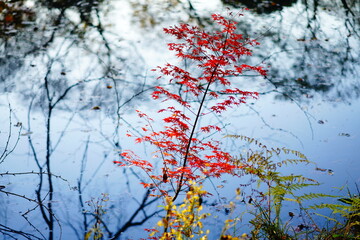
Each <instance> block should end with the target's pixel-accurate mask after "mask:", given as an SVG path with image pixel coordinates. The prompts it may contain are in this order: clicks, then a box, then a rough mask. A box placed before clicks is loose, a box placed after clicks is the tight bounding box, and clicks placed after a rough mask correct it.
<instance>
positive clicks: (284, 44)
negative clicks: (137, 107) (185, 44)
mask: <svg viewBox="0 0 360 240" xmlns="http://www.w3.org/2000/svg"><path fill="white" fill-rule="evenodd" d="M109 2H110V1H84V0H83V1H71V0H63V1H61V0H58V1H56V0H53V1H45V0H44V1H35V2H34V3H33V4H34V5H33V6H27V5H26V4H25V1H8V2H6V3H5V2H4V1H0V11H2V13H5V14H3V17H2V18H1V19H0V24H1V25H0V28H1V29H2V31H0V35H1V40H0V46H1V48H0V52H1V54H0V56H1V57H0V82H1V84H3V85H4V88H2V91H5V92H10V91H13V92H17V93H19V94H20V95H21V96H22V99H23V103H24V104H29V103H30V104H29V105H30V106H29V109H30V110H29V122H28V124H27V125H25V123H24V128H25V129H26V130H28V132H31V131H33V130H34V126H33V125H32V124H33V119H32V116H33V115H35V114H36V113H38V112H39V111H41V113H42V116H43V117H44V119H43V120H45V123H46V124H45V129H46V131H44V133H43V139H40V141H42V140H46V141H45V142H44V141H43V145H42V146H41V147H39V146H37V145H35V144H33V142H35V140H36V139H35V136H32V135H31V134H29V135H28V136H27V137H28V140H29V144H30V145H31V149H32V157H33V158H34V159H35V161H36V163H37V166H38V171H37V172H38V173H39V175H40V177H41V178H42V180H41V181H42V185H41V184H39V186H38V187H37V189H36V191H37V192H38V194H37V198H39V199H41V201H39V202H38V203H39V204H42V202H44V203H45V202H46V203H47V201H48V200H50V201H49V202H50V203H51V202H52V200H55V201H56V200H57V197H58V195H55V196H52V197H53V199H49V197H50V195H51V194H50V192H52V191H54V190H51V191H49V190H48V188H49V187H48V186H49V184H51V183H48V182H50V181H52V180H54V178H56V176H55V175H52V174H48V173H49V172H50V167H51V166H52V163H53V162H54V161H55V160H57V159H56V157H55V156H54V154H55V153H56V149H57V146H58V145H59V143H61V142H62V141H64V140H63V138H64V136H65V135H66V132H67V130H68V129H69V127H68V125H70V124H72V123H73V119H74V118H75V117H74V116H75V115H77V116H79V118H81V119H82V120H83V122H82V124H83V125H84V126H87V124H88V120H89V119H90V118H96V117H94V116H97V115H96V114H93V113H95V112H106V114H105V115H106V117H108V118H109V119H111V123H112V126H111V130H109V131H108V132H105V131H102V130H101V129H100V130H99V131H98V132H97V133H98V135H100V138H101V140H97V142H101V144H102V147H103V148H107V149H108V148H110V149H117V150H119V151H121V147H122V146H121V145H122V139H121V136H122V135H121V134H122V133H121V131H120V130H122V129H120V125H121V124H128V123H130V122H129V121H127V119H126V115H125V113H126V112H127V111H128V110H127V109H129V108H130V109H131V108H132V105H131V104H132V103H133V101H134V100H138V99H139V97H142V96H143V95H142V93H144V92H146V91H147V90H149V89H151V85H150V84H149V83H148V80H147V79H146V77H144V76H142V74H141V73H142V72H143V69H142V68H141V65H142V64H143V62H144V61H143V60H142V58H141V54H138V53H137V49H136V47H133V46H132V44H131V43H129V42H126V41H124V40H121V41H120V42H119V39H122V37H123V36H121V34H122V33H119V34H117V35H115V36H114V34H113V33H112V32H110V31H109V29H108V28H107V26H106V25H105V24H103V16H104V11H103V9H106V8H107V5H106V4H108V3H109ZM192 2H193V1H190V0H189V1H184V2H179V1H175V0H174V1H141V2H140V1H131V4H130V6H132V10H133V18H132V20H133V21H136V22H137V24H136V25H134V26H139V27H144V28H145V29H151V31H154V29H155V30H159V31H160V30H161V28H160V26H159V25H160V24H163V23H164V21H167V20H172V21H174V22H177V21H179V19H183V18H185V20H186V21H196V22H197V23H199V24H202V25H209V24H208V20H207V19H208V17H209V16H208V15H201V14H200V13H199V12H197V9H196V6H195V5H193V4H192ZM223 2H225V1H223ZM226 2H227V3H229V4H230V1H226ZM231 2H232V3H233V2H235V1H231ZM237 2H242V4H244V5H246V4H250V3H249V1H237ZM294 2H296V1H286V2H284V1H282V4H283V6H291V5H292V6H293V5H294V4H293V3H294ZM269 3H270V5H269ZM273 3H276V4H271V2H267V3H265V1H262V3H261V4H260V7H262V8H263V9H262V10H260V9H261V8H260V7H258V9H257V10H256V11H257V12H258V13H270V12H273V14H278V13H279V14H280V17H273V18H268V17H269V15H266V16H261V15H260V14H259V15H258V14H256V15H255V16H256V17H257V21H259V22H260V24H259V26H261V24H263V23H261V22H262V21H264V23H265V24H266V23H269V24H268V26H267V28H269V26H271V27H270V29H269V30H268V31H265V30H263V29H261V30H260V35H261V32H265V33H264V34H263V35H264V36H262V39H260V40H259V41H260V42H261V44H262V45H261V47H262V49H263V50H264V51H263V54H259V55H258V57H259V58H260V59H266V62H267V63H271V65H272V66H271V67H270V76H269V80H270V81H271V82H272V83H273V84H274V85H275V86H276V87H277V88H278V89H279V90H281V91H282V92H284V93H286V95H289V96H291V97H297V98H302V97H305V98H311V97H312V96H313V95H315V94H321V95H322V94H324V95H326V94H328V92H331V91H333V89H337V91H338V92H337V94H338V96H340V97H342V98H346V96H344V95H345V94H350V95H351V94H356V93H359V91H358V90H357V89H356V88H358V86H359V83H358V82H355V81H349V80H348V76H349V79H350V78H354V76H356V74H359V69H358V68H357V67H356V66H357V65H356V64H357V63H358V62H359V55H358V53H357V52H355V51H356V50H357V49H358V48H357V47H356V46H358V45H359V42H358V41H359V19H358V18H356V16H358V15H359V12H358V11H359V10H358V9H359V2H358V1H340V0H339V1H337V2H333V1H327V2H325V1H312V2H309V1H303V4H302V5H301V6H302V7H303V8H300V9H297V10H298V11H299V12H297V14H298V16H296V17H294V19H292V20H291V21H294V22H290V21H289V20H285V19H288V18H286V17H285V16H282V15H281V14H283V12H282V11H279V10H281V9H282V8H281V3H280V2H279V1H273ZM310 3H311V4H310ZM266 4H267V5H266ZM244 5H243V6H244ZM246 6H248V7H249V8H254V7H253V6H251V5H246ZM266 6H267V7H268V8H264V7H266ZM287 9H289V8H283V10H284V11H285V10H287ZM274 11H277V12H274ZM179 12H180V13H179ZM175 13H177V14H175ZM183 13H185V14H183ZM247 14H249V15H250V17H253V16H252V15H251V12H249V13H247ZM323 14H327V15H329V16H332V17H334V19H336V20H337V21H338V22H339V26H338V31H340V34H338V33H334V31H327V30H326V29H324V27H323V26H322V23H323V21H326V19H325V20H324V19H323V17H322V15H323ZM180 16H181V17H180ZM252 19H253V18H252ZM274 19H275V20H276V21H274ZM183 20H184V19H183ZM297 20H298V21H299V22H296V21H297ZM243 21H244V22H243V23H240V26H239V27H240V28H243V29H241V31H242V32H244V33H245V34H248V35H252V32H254V31H257V32H259V29H255V27H256V26H255V25H257V23H256V21H255V22H246V16H245V17H244V20H243ZM341 24H343V25H341ZM263 25H264V24H263ZM157 26H158V28H157ZM289 26H290V27H289ZM208 27H211V26H208ZM292 28H293V29H295V30H294V31H293V30H292ZM341 29H345V30H341ZM143 32H145V33H146V31H143ZM159 33H160V32H159ZM150 35H151V33H150ZM258 52H259V51H255V53H258ZM271 54H272V55H271ZM280 96H283V95H280ZM349 97H351V96H349ZM357 97H358V96H357ZM98 110H100V111H98ZM58 113H61V114H66V113H68V114H66V115H63V116H61V118H62V119H63V120H66V121H67V122H68V123H69V124H65V125H66V126H65V127H64V129H63V130H62V132H61V133H60V134H56V133H55V132H54V130H53V129H54V127H56V126H54V125H55V124H53V122H54V120H55V119H56V114H58ZM54 115H55V117H54ZM99 115H100V114H99ZM102 121H103V119H100V117H99V122H100V124H99V125H101V124H102V123H103V122H102ZM23 122H26V121H23ZM43 127H44V126H43ZM90 135H91V138H90ZM82 140H83V142H82V143H84V142H85V144H83V145H81V144H80V145H81V146H82V147H84V145H85V147H84V150H83V151H84V154H83V156H82V158H81V159H75V160H74V161H77V162H81V169H80V171H79V179H78V181H77V186H76V187H75V188H74V189H75V190H76V191H75V194H73V195H71V196H74V195H75V196H76V198H75V199H77V197H78V198H79V199H78V200H77V201H79V203H80V205H81V206H80V207H79V208H78V209H77V213H78V215H76V217H75V220H73V221H75V222H77V223H79V222H80V224H79V225H77V226H76V227H74V229H73V230H74V232H76V233H77V234H78V235H79V236H81V235H82V233H83V232H87V231H88V230H89V229H90V228H91V223H92V221H93V220H94V219H96V217H97V216H94V215H92V214H91V213H89V212H87V213H84V212H82V211H83V210H84V208H85V207H84V203H85V201H86V199H84V198H83V197H82V196H85V195H86V192H87V191H90V190H88V189H87V188H85V186H86V184H87V179H86V178H85V177H83V174H84V172H86V171H88V169H86V167H85V166H86V159H87V157H86V156H87V154H88V153H87V152H88V150H89V149H91V148H94V145H96V144H94V142H92V141H95V140H94V134H93V133H92V134H89V138H87V139H86V140H85V139H82ZM38 141H39V140H38ZM44 146H45V147H44ZM79 148H80V147H79ZM80 149H82V148H80ZM108 156H109V154H108V153H107V155H106V157H104V159H103V160H101V161H105V160H106V161H111V160H110V159H109V158H108ZM99 167H101V166H99ZM43 171H44V173H42V172H43ZM51 171H52V172H58V171H61V170H59V169H54V168H52V169H51ZM95 173H96V172H95ZM95 173H94V175H96V174H95ZM128 173H129V174H128ZM132 174H134V173H133V172H130V170H127V174H123V175H122V176H121V177H127V176H128V175H130V178H131V176H132ZM134 176H136V175H135V174H134ZM133 179H137V177H133ZM89 181H90V180H89ZM94 181H96V180H94ZM129 185H130V184H129ZM58 187H59V186H55V192H56V191H57V189H56V188H58ZM110 198H111V194H110ZM138 201H139V204H138V205H137V206H138V208H135V210H134V212H132V213H129V218H127V219H123V221H122V222H120V223H118V224H117V225H116V226H113V225H111V224H110V222H111V219H108V220H107V221H105V220H104V222H103V226H104V227H105V232H106V233H107V235H108V236H109V238H110V237H119V236H120V234H121V232H122V231H125V230H127V229H128V228H130V227H132V226H135V225H140V224H141V223H142V222H143V221H145V220H147V219H149V218H150V217H152V216H153V215H154V214H156V211H150V212H147V211H143V210H144V209H145V207H149V206H150V204H151V203H153V202H152V201H151V200H150V199H149V196H148V193H144V195H142V196H140V197H139V199H138ZM46 207H47V209H46ZM49 207H50V209H49ZM40 208H41V207H40ZM42 208H43V209H42V210H43V213H42V214H43V218H44V219H46V220H45V221H46V223H47V224H49V226H51V228H55V229H56V224H55V226H54V219H52V220H51V217H50V216H51V215H52V213H53V212H54V213H56V214H58V213H59V209H58V208H56V207H53V205H51V204H50V205H45V204H44V206H43V207H42ZM140 213H142V214H143V215H141V216H140ZM49 214H50V215H49ZM109 215H111V216H113V219H114V218H116V216H119V214H117V215H116V214H115V213H109ZM72 217H73V216H72ZM79 219H80V220H79ZM50 221H53V223H52V225H51V224H50V223H49V222H50ZM66 221H67V220H65V222H66ZM73 221H71V220H69V221H68V223H69V225H70V226H73V225H72V223H73ZM42 224H43V223H42ZM109 224H110V225H111V226H109ZM79 238H81V237H79Z"/></svg>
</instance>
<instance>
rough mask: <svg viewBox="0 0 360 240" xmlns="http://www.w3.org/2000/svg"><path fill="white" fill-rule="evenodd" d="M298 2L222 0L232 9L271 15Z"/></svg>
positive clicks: (288, 0) (287, 0) (295, 0)
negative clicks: (245, 9)
mask: <svg viewBox="0 0 360 240" xmlns="http://www.w3.org/2000/svg"><path fill="white" fill-rule="evenodd" d="M297 1H298V0H273V1H268V0H253V1H251V0H222V2H224V3H225V4H228V5H230V6H233V7H247V8H249V9H252V10H255V11H256V12H257V13H260V14H262V13H265V14H268V13H272V12H274V11H280V10H282V9H283V7H289V6H291V5H293V4H294V3H296V2H297Z"/></svg>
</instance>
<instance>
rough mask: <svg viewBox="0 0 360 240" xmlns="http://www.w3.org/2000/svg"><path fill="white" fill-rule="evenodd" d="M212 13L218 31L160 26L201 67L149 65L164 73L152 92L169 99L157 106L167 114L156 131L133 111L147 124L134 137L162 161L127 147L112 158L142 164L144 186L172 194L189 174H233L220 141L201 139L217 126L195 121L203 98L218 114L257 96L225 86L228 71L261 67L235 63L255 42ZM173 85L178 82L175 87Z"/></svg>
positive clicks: (180, 51) (179, 50) (234, 166)
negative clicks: (167, 103)
mask: <svg viewBox="0 0 360 240" xmlns="http://www.w3.org/2000/svg"><path fill="white" fill-rule="evenodd" d="M212 18H213V20H214V21H215V22H216V23H217V24H218V25H220V27H221V31H216V32H213V33H208V32H206V31H204V30H203V29H200V28H199V27H196V26H190V25H188V24H180V25H179V26H174V27H170V28H165V29H164V31H165V33H167V34H170V35H173V36H175V37H176V38H177V39H178V40H180V43H170V44H168V45H169V49H170V50H171V51H175V52H176V56H177V57H178V58H180V59H181V60H183V61H185V60H186V61H191V62H192V63H193V64H194V66H196V67H197V70H198V71H201V72H200V73H199V72H197V75H198V76H197V77H194V76H193V75H192V74H191V73H190V72H189V71H187V70H185V69H183V68H180V67H178V66H175V65H171V64H166V65H165V66H164V67H157V68H156V69H154V71H158V72H160V73H161V74H162V76H160V77H159V78H162V77H163V76H166V77H167V78H168V79H169V82H170V83H171V84H170V85H169V88H168V89H166V88H165V87H160V86H157V87H156V89H155V91H154V92H153V93H152V97H153V98H154V99H163V101H173V102H174V103H171V105H172V106H171V107H167V108H165V109H161V110H160V111H159V112H163V113H167V114H168V115H167V117H165V118H164V119H163V121H164V129H163V130H161V131H155V130H154V129H153V128H152V122H153V120H152V119H151V118H150V117H148V116H147V115H146V114H145V113H142V112H140V111H138V115H139V117H140V118H144V119H145V120H146V122H147V123H148V124H147V126H146V127H144V128H143V131H144V133H145V134H146V135H145V136H143V137H139V138H136V140H135V141H136V142H138V143H140V142H149V143H151V144H152V145H154V146H155V147H156V148H157V149H158V150H157V152H156V157H157V158H158V159H160V160H161V161H162V168H161V170H162V171H161V173H158V171H157V169H155V168H154V167H153V165H152V164H151V163H150V162H149V161H147V160H141V159H140V158H139V157H138V156H137V155H136V154H135V153H134V152H132V151H130V150H127V151H124V152H123V153H122V154H121V156H122V157H123V161H121V162H120V161H116V162H115V163H118V164H120V165H121V166H129V165H131V166H137V167H140V168H142V169H143V170H144V171H145V172H146V173H147V174H148V176H149V177H150V178H151V183H143V185H144V187H154V190H155V189H158V190H160V192H161V193H162V194H165V195H167V194H168V191H169V190H173V191H174V196H173V199H176V197H177V195H178V194H179V192H180V191H181V190H182V188H183V186H186V185H187V183H188V181H189V180H199V179H200V177H220V176H221V175H222V174H224V173H228V174H234V172H235V171H234V170H235V169H237V168H239V167H241V166H239V165H237V164H234V163H233V161H232V158H231V156H230V154H229V153H227V152H224V151H222V150H221V148H220V142H218V141H215V140H212V139H211V140H204V133H208V134H209V133H213V132H216V131H217V132H219V131H221V128H220V127H218V126H213V125H208V126H202V127H199V126H197V124H198V122H199V119H200V118H201V117H204V116H205V114H206V113H204V102H205V100H207V101H208V102H207V103H208V104H207V109H209V111H213V112H215V113H218V114H219V113H222V112H224V111H226V110H227V109H228V108H229V107H233V106H236V105H239V104H241V103H244V102H245V100H246V99H247V98H249V97H251V98H257V96H258V93H256V92H247V91H242V90H240V89H238V88H231V86H232V82H231V81H230V80H229V77H231V78H232V79H235V78H234V77H236V76H240V75H241V74H243V72H244V71H247V70H251V71H255V72H257V73H259V74H260V75H265V74H266V72H265V70H263V68H262V67H258V66H249V65H246V64H238V62H239V61H240V58H241V57H242V56H244V55H251V50H250V49H249V47H251V46H254V45H257V44H258V42H256V41H255V40H251V39H245V38H244V37H243V36H242V35H241V34H237V33H235V30H236V24H237V23H236V22H234V21H232V20H227V19H225V18H224V17H222V16H221V15H218V14H213V15H212ZM174 86H179V88H177V89H175V90H176V91H175V90H174ZM170 87H172V88H170ZM222 96H226V97H225V98H221V97H222ZM189 99H191V101H190V100H189ZM194 100H197V101H194ZM209 100H210V101H209ZM176 106H178V107H176ZM180 109H181V110H180ZM200 137H201V138H200Z"/></svg>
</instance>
